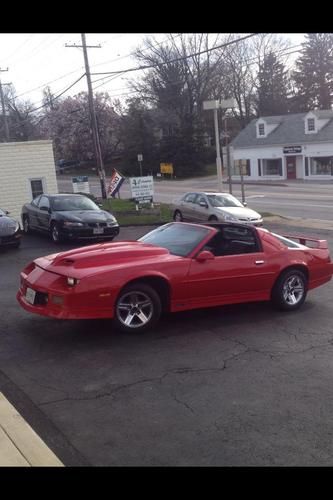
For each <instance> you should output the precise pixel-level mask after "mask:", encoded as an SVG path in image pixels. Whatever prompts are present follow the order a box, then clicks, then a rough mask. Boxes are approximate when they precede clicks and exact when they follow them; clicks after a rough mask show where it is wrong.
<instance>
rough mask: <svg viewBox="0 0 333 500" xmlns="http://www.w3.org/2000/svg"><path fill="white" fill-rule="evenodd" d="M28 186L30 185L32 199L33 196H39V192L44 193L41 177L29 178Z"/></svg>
mask: <svg viewBox="0 0 333 500" xmlns="http://www.w3.org/2000/svg"><path fill="white" fill-rule="evenodd" d="M30 187H31V195H32V199H34V198H36V196H39V195H40V194H43V193H44V190H43V181H42V179H31V180H30Z"/></svg>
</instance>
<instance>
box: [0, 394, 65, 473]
mask: <svg viewBox="0 0 333 500" xmlns="http://www.w3.org/2000/svg"><path fill="white" fill-rule="evenodd" d="M0 466H2V467H4V466H5V467H6V466H7V467H8V466H11V467H13V466H14V467H36V466H37V467H40V466H49V467H61V466H63V464H62V462H60V460H59V459H58V458H57V457H56V456H55V454H54V453H53V452H52V451H51V450H50V449H49V448H48V447H47V446H46V444H45V443H44V441H42V439H41V438H40V437H39V436H38V435H37V434H36V433H35V431H34V430H33V429H32V428H31V427H30V425H28V424H27V422H26V421H25V420H24V419H23V418H22V417H21V415H20V414H19V413H18V412H17V411H16V410H15V408H14V407H13V406H12V405H11V404H10V403H9V401H8V400H7V399H6V398H5V396H4V395H3V394H2V393H1V392H0Z"/></svg>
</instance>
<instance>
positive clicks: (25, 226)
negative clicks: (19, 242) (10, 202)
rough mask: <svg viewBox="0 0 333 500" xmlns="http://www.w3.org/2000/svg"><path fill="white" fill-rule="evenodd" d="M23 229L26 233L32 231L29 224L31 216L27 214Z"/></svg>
mask: <svg viewBox="0 0 333 500" xmlns="http://www.w3.org/2000/svg"><path fill="white" fill-rule="evenodd" d="M23 231H24V232H25V234H28V233H29V232H30V224H29V217H28V216H26V217H24V219H23Z"/></svg>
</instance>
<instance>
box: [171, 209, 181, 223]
mask: <svg viewBox="0 0 333 500" xmlns="http://www.w3.org/2000/svg"><path fill="white" fill-rule="evenodd" d="M173 220H174V221H176V222H182V221H183V214H182V213H181V211H180V210H175V213H174V214H173Z"/></svg>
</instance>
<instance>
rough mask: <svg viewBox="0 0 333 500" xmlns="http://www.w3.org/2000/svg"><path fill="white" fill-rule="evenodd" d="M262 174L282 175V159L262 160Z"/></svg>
mask: <svg viewBox="0 0 333 500" xmlns="http://www.w3.org/2000/svg"><path fill="white" fill-rule="evenodd" d="M261 165H262V175H280V176H282V159H281V158H276V159H274V160H261Z"/></svg>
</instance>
